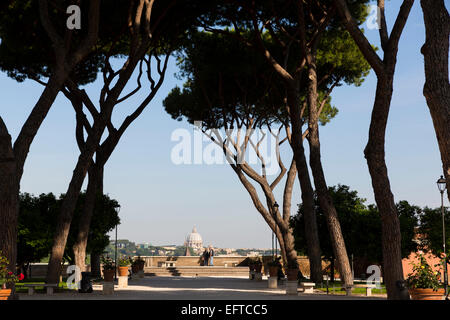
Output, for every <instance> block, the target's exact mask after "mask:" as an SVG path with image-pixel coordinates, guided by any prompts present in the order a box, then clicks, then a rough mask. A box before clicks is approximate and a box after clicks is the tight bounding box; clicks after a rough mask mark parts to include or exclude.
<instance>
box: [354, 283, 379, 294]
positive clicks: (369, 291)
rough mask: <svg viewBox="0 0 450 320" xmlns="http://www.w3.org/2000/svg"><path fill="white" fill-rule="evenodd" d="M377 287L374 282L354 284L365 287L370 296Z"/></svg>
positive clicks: (357, 286) (356, 286)
mask: <svg viewBox="0 0 450 320" xmlns="http://www.w3.org/2000/svg"><path fill="white" fill-rule="evenodd" d="M375 287H376V285H374V284H357V285H355V286H354V288H365V289H366V296H367V297H370V296H371V295H372V289H374V288H375Z"/></svg>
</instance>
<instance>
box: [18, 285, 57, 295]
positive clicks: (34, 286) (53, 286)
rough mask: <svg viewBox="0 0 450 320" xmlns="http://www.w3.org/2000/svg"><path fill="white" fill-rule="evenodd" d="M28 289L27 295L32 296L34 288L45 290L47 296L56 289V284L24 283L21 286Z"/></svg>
mask: <svg viewBox="0 0 450 320" xmlns="http://www.w3.org/2000/svg"><path fill="white" fill-rule="evenodd" d="M23 286H24V287H27V288H28V295H29V296H32V295H33V294H34V288H36V287H44V288H45V289H46V292H47V294H53V288H57V287H58V284H57V283H26V284H24V285H23Z"/></svg>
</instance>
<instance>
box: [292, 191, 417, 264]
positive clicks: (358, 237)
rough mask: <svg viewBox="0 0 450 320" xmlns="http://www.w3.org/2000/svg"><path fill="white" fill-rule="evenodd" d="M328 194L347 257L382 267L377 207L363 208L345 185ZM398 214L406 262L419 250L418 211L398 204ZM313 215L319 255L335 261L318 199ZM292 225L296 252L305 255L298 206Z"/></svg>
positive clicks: (302, 223) (410, 206) (356, 195)
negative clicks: (332, 204) (350, 256)
mask: <svg viewBox="0 0 450 320" xmlns="http://www.w3.org/2000/svg"><path fill="white" fill-rule="evenodd" d="M329 192H330V195H331V196H332V198H333V203H334V205H335V206H336V211H337V213H338V217H339V221H340V223H341V228H342V234H343V236H344V240H345V244H346V247H347V250H348V253H349V254H350V255H351V254H353V255H354V257H358V258H364V259H365V260H366V261H368V262H370V263H379V264H382V260H383V257H382V248H381V221H380V214H379V212H378V209H377V208H376V206H374V205H368V206H366V205H365V201H366V199H363V198H359V197H358V192H357V191H355V190H350V187H348V186H346V185H338V186H334V187H330V188H329ZM316 198H317V197H316ZM397 210H398V213H399V220H400V229H401V231H402V257H403V258H406V257H408V256H409V254H410V253H411V252H414V251H417V249H418V244H417V242H416V241H415V240H414V239H415V229H416V228H417V226H418V222H419V215H420V211H421V209H420V208H419V207H417V206H414V205H410V204H409V203H408V202H407V201H400V202H399V203H397ZM316 215H317V224H318V229H319V237H320V245H321V249H322V253H323V255H324V256H325V258H326V259H328V260H331V259H334V258H335V257H334V254H333V250H332V247H331V242H330V237H329V233H328V231H327V226H326V220H325V217H324V213H323V212H322V210H321V208H320V206H319V204H318V201H317V199H316ZM291 225H292V227H293V228H294V237H295V244H296V249H297V250H298V251H300V252H303V253H307V252H306V240H305V237H304V221H303V210H302V205H301V204H300V205H299V210H298V214H297V215H296V216H294V217H292V218H291Z"/></svg>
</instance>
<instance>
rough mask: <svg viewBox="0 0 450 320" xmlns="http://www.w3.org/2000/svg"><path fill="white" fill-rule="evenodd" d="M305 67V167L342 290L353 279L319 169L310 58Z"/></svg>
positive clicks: (314, 80) (313, 71)
mask: <svg viewBox="0 0 450 320" xmlns="http://www.w3.org/2000/svg"><path fill="white" fill-rule="evenodd" d="M309 60H310V62H309V67H308V80H309V81H308V107H309V119H308V122H309V125H308V129H309V133H308V142H309V149H310V151H309V154H310V160H309V164H310V166H311V171H312V175H313V178H314V185H315V186H316V192H317V197H318V199H319V205H320V207H321V208H322V210H323V211H324V213H325V217H326V220H327V226H328V231H329V233H330V238H331V244H332V247H333V252H334V255H335V256H336V258H337V263H338V268H339V271H340V274H341V281H342V282H343V283H344V285H345V286H352V285H353V275H352V271H351V268H350V262H349V259H348V255H347V249H346V248H345V241H344V237H343V235H342V230H341V225H340V223H339V219H338V214H337V211H336V208H335V207H334V204H333V200H332V198H331V196H330V194H329V193H328V186H327V184H326V180H325V175H324V172H323V168H322V161H321V154H320V140H319V110H318V106H317V99H318V93H317V73H316V69H315V62H314V58H313V57H310V59H309Z"/></svg>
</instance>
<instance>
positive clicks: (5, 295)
mask: <svg viewBox="0 0 450 320" xmlns="http://www.w3.org/2000/svg"><path fill="white" fill-rule="evenodd" d="M10 297H11V289H0V300H8V299H10Z"/></svg>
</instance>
